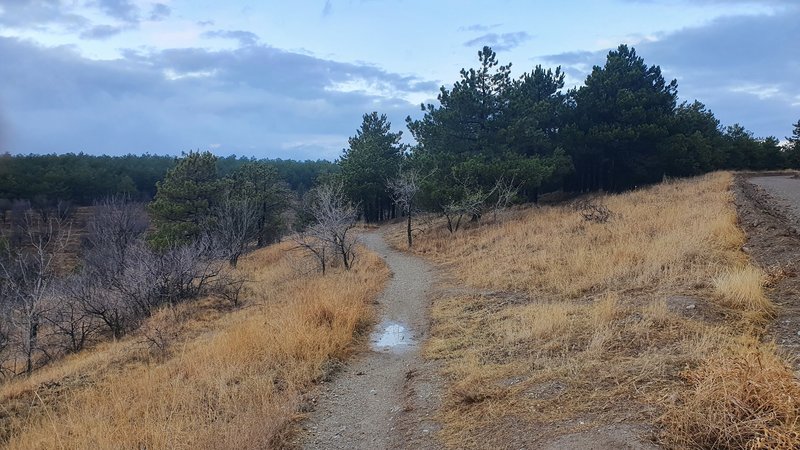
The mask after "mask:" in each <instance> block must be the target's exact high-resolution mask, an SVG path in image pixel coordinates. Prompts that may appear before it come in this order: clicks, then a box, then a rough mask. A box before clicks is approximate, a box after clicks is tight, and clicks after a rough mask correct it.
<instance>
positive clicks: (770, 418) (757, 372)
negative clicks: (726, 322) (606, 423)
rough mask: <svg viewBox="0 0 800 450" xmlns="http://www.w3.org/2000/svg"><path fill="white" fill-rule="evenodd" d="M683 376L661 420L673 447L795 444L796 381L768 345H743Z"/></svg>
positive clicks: (799, 438) (799, 393)
mask: <svg viewBox="0 0 800 450" xmlns="http://www.w3.org/2000/svg"><path fill="white" fill-rule="evenodd" d="M732 353H733V354H732V355H717V356H716V357H715V358H713V359H711V360H709V361H707V362H706V363H705V364H703V365H701V366H700V367H698V368H696V369H693V370H688V371H685V372H684V373H683V374H682V376H683V378H684V379H685V380H686V381H687V382H688V383H689V385H690V389H689V390H687V391H684V392H683V393H681V394H680V395H679V396H678V397H677V398H676V399H675V400H674V402H673V403H672V404H670V405H668V407H667V411H666V413H665V414H664V415H663V416H662V417H661V419H660V421H661V423H662V424H663V426H664V428H665V430H664V433H662V439H663V441H664V443H665V444H667V445H669V446H671V447H674V448H715V449H734V448H736V449H741V448H748V449H796V448H800V420H798V419H800V383H798V381H797V379H796V378H795V377H794V375H793V373H792V371H791V369H790V368H789V367H788V366H787V365H786V364H785V363H784V362H783V361H781V359H780V358H779V357H778V356H776V355H775V353H774V351H773V350H770V349H764V348H762V347H759V346H757V345H750V346H742V347H740V348H736V349H734V350H733V352H732Z"/></svg>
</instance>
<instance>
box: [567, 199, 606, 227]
mask: <svg viewBox="0 0 800 450" xmlns="http://www.w3.org/2000/svg"><path fill="white" fill-rule="evenodd" d="M575 210H576V211H578V213H580V215H581V217H583V220H584V221H586V222H593V223H606V222H608V221H609V220H611V218H612V217H613V216H614V214H613V213H612V212H611V210H610V209H608V206H606V205H604V204H602V203H600V202H597V201H592V200H581V201H579V202H578V203H576V204H575Z"/></svg>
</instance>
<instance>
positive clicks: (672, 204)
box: [392, 173, 800, 448]
mask: <svg viewBox="0 0 800 450" xmlns="http://www.w3.org/2000/svg"><path fill="white" fill-rule="evenodd" d="M730 186H731V175H730V174H725V173H716V174H711V175H707V176H704V177H700V178H695V179H690V180H685V181H674V182H667V183H662V184H659V185H656V186H653V187H650V188H647V189H641V190H636V191H633V192H629V193H625V194H622V195H615V196H607V197H602V198H597V199H595V200H594V201H595V202H596V203H598V204H600V203H602V204H604V205H606V206H607V207H608V209H609V210H610V211H611V217H610V219H609V220H608V221H607V222H605V223H601V222H595V221H590V220H586V219H584V218H583V217H582V215H581V214H580V213H579V212H578V211H576V209H575V208H574V207H572V206H570V205H566V206H547V207H541V208H530V209H525V210H519V211H513V212H509V213H507V214H506V215H505V217H502V218H501V219H500V220H498V221H492V220H491V219H488V220H485V221H484V222H482V223H479V224H471V226H470V227H468V228H467V229H466V230H463V232H462V231H459V232H457V233H455V234H452V235H451V234H450V233H448V231H447V229H446V228H445V227H444V226H443V225H433V226H428V227H426V228H425V229H423V230H421V232H420V233H419V234H418V236H417V238H416V241H415V244H414V249H413V251H414V252H416V253H418V254H420V255H424V256H426V257H428V258H431V259H432V260H434V261H436V262H439V263H441V264H442V265H443V267H445V268H446V269H447V271H448V272H449V273H450V274H451V277H452V287H451V288H450V289H447V288H445V289H444V293H443V295H442V298H440V299H439V300H437V301H436V302H435V303H434V307H433V312H432V315H433V317H432V322H433V325H432V337H431V339H430V341H429V342H428V344H427V346H426V347H425V350H424V351H425V355H426V357H428V358H430V359H434V360H438V361H440V362H441V363H442V373H443V375H444V376H445V378H446V380H447V384H448V388H447V392H446V394H445V401H444V406H443V410H442V411H441V414H440V420H441V421H442V423H443V425H444V428H443V431H442V432H441V437H442V438H443V439H444V441H445V442H446V443H447V444H449V445H450V446H451V447H453V448H486V447H488V446H497V447H498V448H504V447H505V446H506V445H509V443H510V442H514V441H513V439H515V436H519V435H520V434H529V435H534V436H543V437H544V438H547V437H548V436H549V437H554V436H558V435H560V434H563V433H566V432H568V431H569V432H576V431H577V432H580V431H581V430H584V431H586V430H590V429H597V428H599V427H602V426H605V425H609V424H618V423H629V424H637V426H639V425H644V427H643V428H644V429H646V430H650V431H649V435H650V438H652V439H654V440H657V441H660V442H661V443H662V444H665V445H666V446H668V447H674V448H687V447H689V448H711V447H713V448H743V447H752V448H778V447H783V448H797V447H798V446H800V423H799V422H798V419H799V418H800V406H798V402H797V400H796V399H797V398H798V395H800V385H799V384H798V382H797V380H796V378H795V377H794V375H793V373H792V371H791V370H790V369H789V368H788V366H787V365H786V364H785V363H784V361H783V360H782V359H781V357H780V356H779V355H777V354H776V349H775V347H774V345H771V344H765V343H762V342H761V341H760V332H761V330H763V325H764V324H765V323H766V321H767V320H768V319H769V317H770V314H771V311H772V310H773V306H772V304H771V302H770V301H769V299H768V298H767V296H766V295H765V293H764V287H765V285H766V284H768V283H769V281H770V279H774V277H776V276H781V273H780V271H776V273H770V274H765V273H763V272H762V271H760V270H759V269H757V268H755V267H753V266H752V265H751V264H750V262H749V261H748V258H747V257H746V255H745V254H744V253H743V252H741V250H740V249H741V246H742V244H743V242H744V235H743V233H742V231H741V230H740V229H739V228H738V226H737V217H736V211H735V208H734V205H733V203H732V194H731V191H730ZM392 241H393V242H394V245H395V246H396V247H398V248H404V247H405V243H404V236H403V231H402V230H401V229H400V228H398V229H397V230H395V231H394V232H393V236H392ZM771 277H772V278H771Z"/></svg>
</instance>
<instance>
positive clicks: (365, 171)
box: [338, 112, 405, 221]
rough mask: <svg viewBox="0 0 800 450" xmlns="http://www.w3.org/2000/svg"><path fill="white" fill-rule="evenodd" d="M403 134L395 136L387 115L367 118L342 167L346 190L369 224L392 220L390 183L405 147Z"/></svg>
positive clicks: (371, 115)
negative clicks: (402, 139) (387, 182)
mask: <svg viewBox="0 0 800 450" xmlns="http://www.w3.org/2000/svg"><path fill="white" fill-rule="evenodd" d="M402 135H403V132H402V131H398V132H396V133H392V131H391V123H389V121H388V119H387V118H386V115H385V114H381V115H378V113H377V112H372V113H370V114H364V117H363V122H362V124H361V128H359V129H358V130H357V131H356V135H355V136H353V137H351V138H350V139H349V140H348V142H349V144H350V146H349V148H347V149H344V150H343V154H342V157H341V158H340V159H339V161H338V164H339V166H340V167H341V173H340V174H339V176H340V178H341V181H342V184H343V186H344V190H345V192H346V194H347V195H348V196H349V197H350V199H351V200H352V201H354V202H356V203H358V204H359V205H360V206H361V208H362V211H363V213H364V219H365V220H367V221H377V220H383V219H388V218H390V216H391V208H392V200H391V195H390V193H389V192H388V190H387V188H386V180H388V179H390V178H392V177H394V176H395V175H396V174H397V172H398V170H399V168H400V161H401V158H402V157H403V152H404V150H405V146H404V145H402V144H401V143H400V139H401V136H402Z"/></svg>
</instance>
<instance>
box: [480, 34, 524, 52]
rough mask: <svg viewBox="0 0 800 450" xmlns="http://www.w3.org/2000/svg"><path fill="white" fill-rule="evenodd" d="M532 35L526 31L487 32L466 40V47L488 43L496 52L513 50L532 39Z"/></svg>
mask: <svg viewBox="0 0 800 450" xmlns="http://www.w3.org/2000/svg"><path fill="white" fill-rule="evenodd" d="M530 38H531V36H530V35H529V34H528V33H526V32H524V31H516V32H513V33H487V34H484V35H483V36H478V37H476V38H475V39H470V40H469V41H467V42H464V46H465V47H475V46H483V45H488V46H489V47H492V49H493V50H494V51H496V52H502V51H507V50H511V49H513V48H516V47H518V46H519V45H520V44H522V43H523V42H525V41H528V40H530Z"/></svg>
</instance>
